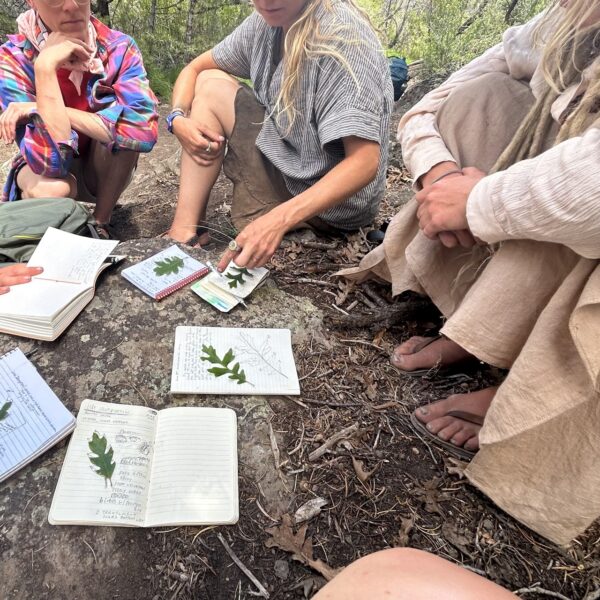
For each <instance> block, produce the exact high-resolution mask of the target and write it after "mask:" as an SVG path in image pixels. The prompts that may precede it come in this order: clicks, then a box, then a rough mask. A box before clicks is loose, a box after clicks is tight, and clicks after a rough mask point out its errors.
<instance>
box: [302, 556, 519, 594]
mask: <svg viewBox="0 0 600 600" xmlns="http://www.w3.org/2000/svg"><path fill="white" fill-rule="evenodd" d="M365 598H368V599H369V600H431V599H432V598H435V599H436V600H482V598H485V600H516V596H515V595H513V594H511V593H510V592H509V591H507V590H505V589H504V588H501V587H500V586H498V585H496V584H495V583H492V582H491V581H488V580H487V579H484V578H483V577H480V576H479V575H475V573H472V572H471V571H467V570H466V569H463V568H462V567H459V566H457V565H454V564H452V563H450V562H448V561H446V560H444V559H442V558H439V557H437V556H434V555H433V554H428V553H427V552H422V551H421V550H413V549H411V548H393V549H389V550H383V551H381V552H376V553H375V554H370V555H369V556H365V557H364V558H361V559H359V560H357V561H355V562H353V563H352V564H351V565H350V566H348V567H347V568H346V569H344V571H342V572H341V573H340V574H339V575H338V576H337V577H336V578H335V579H334V580H333V581H331V582H330V583H328V584H327V585H326V586H325V587H324V588H323V589H322V590H321V591H319V593H318V594H317V595H316V596H314V598H313V600H364V599H365Z"/></svg>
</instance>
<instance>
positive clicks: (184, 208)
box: [168, 70, 240, 244]
mask: <svg viewBox="0 0 600 600" xmlns="http://www.w3.org/2000/svg"><path fill="white" fill-rule="evenodd" d="M239 87H240V84H239V83H238V82H237V81H236V80H235V79H233V77H231V76H230V75H227V74H226V73H224V72H222V71H217V70H210V71H203V72H202V73H201V74H200V75H199V76H198V79H197V80H196V90H195V96H194V101H193V103H192V110H191V113H190V118H191V119H192V120H193V121H196V122H198V123H202V124H203V125H205V126H206V127H208V128H210V129H212V130H213V131H215V132H217V133H220V134H222V135H224V136H225V137H226V138H229V137H231V133H232V131H233V126H234V124H235V96H236V94H237V91H238V89H239ZM222 163H223V155H222V154H221V156H220V157H219V159H218V160H214V161H213V162H212V163H211V164H210V165H209V166H203V165H199V164H197V163H196V162H195V161H194V159H193V158H192V156H190V155H189V154H188V153H187V152H186V151H185V150H184V151H183V152H182V155H181V177H180V182H179V196H178V199H177V208H176V210H175V217H174V219H173V224H172V225H171V229H169V234H168V235H169V237H171V238H173V239H174V240H177V241H179V242H186V241H188V240H189V239H190V238H191V237H193V236H194V235H195V233H196V226H197V225H198V223H200V222H201V221H203V220H204V219H205V218H206V205H207V203H208V198H209V196H210V192H211V190H212V187H213V185H214V183H215V181H216V180H217V177H218V176H219V172H220V170H221V165H222ZM207 241H208V234H204V235H203V236H201V238H200V243H201V244H202V243H206V242H207Z"/></svg>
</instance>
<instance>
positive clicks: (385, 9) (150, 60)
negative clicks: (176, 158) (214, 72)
mask: <svg viewBox="0 0 600 600" xmlns="http://www.w3.org/2000/svg"><path fill="white" fill-rule="evenodd" d="M66 1H72V0H66ZM358 3H359V4H360V5H361V6H362V7H363V8H364V9H365V10H366V11H367V13H368V14H369V16H370V17H371V20H372V22H373V24H374V25H375V26H376V28H377V29H378V31H379V33H380V35H381V39H382V42H383V43H384V46H385V48H386V50H387V52H388V53H389V54H397V55H400V56H405V57H406V58H407V59H408V61H409V62H413V61H416V60H422V61H423V67H424V69H425V70H426V71H448V70H450V69H453V68H456V67H458V66H460V65H462V64H465V63H466V62H468V61H469V60H471V59H472V58H474V57H475V56H477V55H479V54H481V53H482V52H483V51H484V50H485V49H486V48H489V47H490V46H492V45H493V44H496V43H497V42H498V41H499V40H500V39H501V35H502V32H503V31H504V30H505V29H506V28H507V27H508V26H510V25H514V24H518V23H523V22H525V21H527V20H528V19H530V18H531V17H532V16H533V15H535V14H536V13H538V12H540V11H541V10H542V9H543V8H544V7H545V6H546V5H547V4H548V0H358ZM24 6H25V5H24V3H23V0H2V3H1V7H0V34H2V37H4V35H5V34H6V33H11V32H13V31H14V30H15V24H14V18H15V17H16V15H18V14H19V12H20V11H21V10H23V9H24ZM92 7H93V9H94V12H95V14H96V15H97V16H98V17H100V18H101V19H102V20H103V21H104V22H106V23H108V24H109V25H110V26H112V27H114V28H116V29H120V30H121V31H124V32H126V33H128V34H130V35H132V36H133V37H134V38H135V39H136V41H137V42H138V44H139V45H140V47H141V49H142V52H143V54H144V62H145V64H146V68H147V70H148V73H149V76H150V80H151V83H152V87H153V89H154V90H155V91H156V93H158V94H159V95H161V96H165V97H168V95H169V93H170V89H171V86H172V84H173V82H174V81H175V79H176V77H177V74H178V73H179V71H180V70H181V68H182V67H183V65H185V64H186V62H188V61H189V60H190V59H191V58H193V57H194V56H196V55H198V54H200V53H201V52H203V51H205V50H207V49H209V48H211V47H212V46H214V44H216V43H217V42H218V41H219V40H221V39H223V38H224V37H225V36H226V35H227V34H228V33H229V32H230V31H232V30H233V29H234V28H235V27H236V26H237V25H238V24H239V23H241V22H242V20H243V19H244V18H245V17H246V16H248V15H249V14H250V13H251V11H252V4H251V3H250V2H248V1H246V0H92Z"/></svg>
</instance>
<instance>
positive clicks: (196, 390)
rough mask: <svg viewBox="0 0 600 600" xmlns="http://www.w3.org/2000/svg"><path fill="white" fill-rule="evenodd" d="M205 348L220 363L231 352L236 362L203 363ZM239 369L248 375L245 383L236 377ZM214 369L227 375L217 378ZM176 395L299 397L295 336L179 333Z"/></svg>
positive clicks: (211, 330) (210, 330)
mask: <svg viewBox="0 0 600 600" xmlns="http://www.w3.org/2000/svg"><path fill="white" fill-rule="evenodd" d="M203 347H212V348H213V349H214V351H215V353H216V356H217V357H218V358H221V359H223V358H224V357H225V356H226V354H227V352H228V351H231V352H232V354H233V357H234V358H232V359H231V361H230V362H229V363H228V364H227V365H226V366H225V365H224V364H223V363H213V362H210V361H208V360H202V357H203V356H206V353H205V352H203ZM236 364H238V365H239V367H238V369H237V372H238V374H239V373H240V372H241V371H242V370H243V371H244V376H245V377H244V379H245V380H246V381H245V382H243V383H240V378H239V377H235V365H236ZM215 367H216V368H217V369H220V368H225V369H226V372H223V373H222V374H221V375H219V376H217V375H216V374H215V373H214V372H211V371H210V370H209V369H214V368H215ZM219 372H220V371H219ZM171 393H173V394H243V395H253V394H261V395H279V394H280V395H299V394H300V384H299V382H298V374H297V372H296V364H295V362H294V355H293V353H292V343H291V333H290V330H289V329H241V328H227V327H177V329H176V332H175V349H174V353H173V371H172V374H171Z"/></svg>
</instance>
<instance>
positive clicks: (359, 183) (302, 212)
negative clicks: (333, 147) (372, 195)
mask: <svg viewBox="0 0 600 600" xmlns="http://www.w3.org/2000/svg"><path fill="white" fill-rule="evenodd" d="M379 153H380V149H379V144H377V143H376V142H365V143H364V145H363V147H362V148H361V149H360V150H359V151H357V152H356V153H354V154H352V155H350V156H346V158H345V159H344V160H342V161H341V162H340V163H339V164H338V165H336V166H335V167H334V168H333V169H331V171H329V172H328V173H327V174H326V175H324V176H323V177H322V178H321V179H320V180H319V181H317V183H315V184H314V185H312V186H311V187H310V188H308V189H307V190H306V191H305V192H303V193H302V194H299V195H298V196H296V197H294V198H292V199H291V200H288V201H287V202H285V203H283V204H281V205H280V206H279V207H277V209H275V210H278V211H281V215H282V217H283V222H284V224H285V228H286V230H287V231H289V230H290V229H293V228H294V227H296V226H297V225H298V224H300V223H303V222H306V221H307V220H308V219H311V218H312V217H314V216H316V215H318V214H321V213H323V212H325V211H326V210H328V209H330V208H332V207H334V206H337V205H338V204H340V203H341V202H344V200H347V199H348V198H350V197H351V196H353V195H354V194H356V193H357V192H358V191H359V190H361V189H362V188H364V187H365V186H367V185H368V184H369V183H371V181H373V179H374V178H375V176H376V174H377V167H378V164H379Z"/></svg>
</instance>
